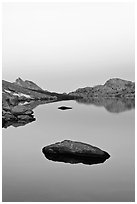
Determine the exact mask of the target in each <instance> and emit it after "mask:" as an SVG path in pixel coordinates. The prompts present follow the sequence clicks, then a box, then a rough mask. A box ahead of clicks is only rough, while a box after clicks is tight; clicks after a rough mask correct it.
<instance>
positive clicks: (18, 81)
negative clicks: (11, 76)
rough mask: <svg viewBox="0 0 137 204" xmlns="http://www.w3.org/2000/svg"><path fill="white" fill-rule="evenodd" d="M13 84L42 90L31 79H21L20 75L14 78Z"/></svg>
mask: <svg viewBox="0 0 137 204" xmlns="http://www.w3.org/2000/svg"><path fill="white" fill-rule="evenodd" d="M14 84H16V85H19V86H22V87H24V88H28V89H33V90H42V89H41V88H40V87H39V86H38V85H37V84H35V83H34V82H32V81H29V80H25V81H23V80H22V79H21V78H20V77H19V78H17V79H16V81H15V82H14Z"/></svg>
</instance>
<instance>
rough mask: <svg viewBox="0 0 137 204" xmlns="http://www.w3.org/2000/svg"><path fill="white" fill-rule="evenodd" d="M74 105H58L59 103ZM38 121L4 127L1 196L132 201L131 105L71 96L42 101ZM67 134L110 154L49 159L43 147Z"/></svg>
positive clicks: (34, 199)
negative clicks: (96, 158) (90, 159)
mask: <svg viewBox="0 0 137 204" xmlns="http://www.w3.org/2000/svg"><path fill="white" fill-rule="evenodd" d="M62 105H66V106H72V108H73V109H72V110H66V111H61V110H58V107H59V106H62ZM34 112H35V117H36V121H34V122H32V123H29V124H27V125H26V126H22V127H21V126H20V127H18V128H14V127H12V126H10V127H9V128H7V129H3V201H5V202H27V201H28V202H29V201H30V202H40V201H42V202H44V201H45V202H48V201H52V202H56V201H57V202H61V201H64V202H67V201H70V202H71V201H73V202H75V201H77V202H81V201H82V202H86V201H90V202H93V201H97V202H101V201H102V202H105V201H106V202H107V201H109V202H113V201H115V202H116V201H123V202H126V201H134V179H135V178H134V150H135V149H134V144H135V143H134V142H135V141H134V140H135V136H134V135H135V132H134V128H135V124H134V121H135V118H134V110H130V111H125V112H121V113H111V112H108V111H107V110H105V108H103V107H97V106H94V105H85V104H78V103H76V102H75V101H64V102H56V103H51V104H45V105H40V106H38V107H37V108H36V109H34ZM65 139H69V140H74V141H80V142H85V143H88V144H91V145H93V146H96V147H99V148H101V149H102V150H104V151H106V152H108V153H109V154H110V158H109V159H108V160H106V161H105V162H104V163H102V164H95V165H84V164H68V163H62V162H54V161H50V160H47V159H46V158H45V156H44V154H43V153H42V148H43V147H44V146H47V145H49V144H53V143H56V142H59V141H62V140H65Z"/></svg>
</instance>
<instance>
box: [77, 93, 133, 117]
mask: <svg viewBox="0 0 137 204" xmlns="http://www.w3.org/2000/svg"><path fill="white" fill-rule="evenodd" d="M76 101H77V102H78V103H84V104H87V105H91V104H93V105H96V106H104V107H105V109H106V110H107V111H109V112H111V113H120V112H123V111H127V110H131V109H134V108H135V99H134V98H91V97H90V98H81V99H76Z"/></svg>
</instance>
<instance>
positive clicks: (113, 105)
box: [2, 97, 135, 128]
mask: <svg viewBox="0 0 137 204" xmlns="http://www.w3.org/2000/svg"><path fill="white" fill-rule="evenodd" d="M55 102H58V101H53V100H52V101H44V100H43V101H32V102H30V103H28V104H26V105H24V106H26V107H27V108H28V109H31V110H33V109H35V108H36V107H37V106H39V105H44V104H48V103H55ZM76 102H77V103H83V104H85V105H96V106H104V107H105V109H106V110H107V111H109V112H111V113H121V112H124V111H127V110H131V109H134V108H135V99H134V98H126V99H125V98H91V97H90V98H81V99H76ZM35 120H36V119H35V118H33V119H32V120H29V121H27V120H26V121H25V120H24V121H10V122H3V123H2V127H3V128H7V127H9V126H13V127H19V126H24V125H26V124H28V123H31V122H33V121H35Z"/></svg>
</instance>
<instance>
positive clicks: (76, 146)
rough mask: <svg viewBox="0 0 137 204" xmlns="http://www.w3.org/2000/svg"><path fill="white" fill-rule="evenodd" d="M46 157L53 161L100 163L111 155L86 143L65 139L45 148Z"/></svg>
mask: <svg viewBox="0 0 137 204" xmlns="http://www.w3.org/2000/svg"><path fill="white" fill-rule="evenodd" d="M42 152H43V153H44V155H45V157H46V158H47V159H49V160H52V161H58V162H65V163H71V164H76V163H83V164H88V165H92V164H98V163H103V162H105V161H106V159H108V158H109V157H110V155H109V154H108V153H107V152H105V151H103V150H101V149H99V148H98V147H94V146H91V145H89V144H86V143H82V142H76V141H71V140H64V141H62V142H58V143H55V144H52V145H49V146H46V147H44V148H43V150H42Z"/></svg>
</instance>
